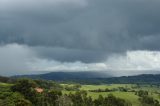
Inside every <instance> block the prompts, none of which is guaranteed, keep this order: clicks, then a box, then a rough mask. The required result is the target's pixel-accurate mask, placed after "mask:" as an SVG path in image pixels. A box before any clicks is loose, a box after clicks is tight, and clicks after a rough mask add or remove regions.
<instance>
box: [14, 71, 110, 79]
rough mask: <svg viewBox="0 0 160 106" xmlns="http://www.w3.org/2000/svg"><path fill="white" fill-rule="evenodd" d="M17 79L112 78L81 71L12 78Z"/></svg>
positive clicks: (106, 75)
mask: <svg viewBox="0 0 160 106" xmlns="http://www.w3.org/2000/svg"><path fill="white" fill-rule="evenodd" d="M14 77H16V78H19V77H28V78H40V79H46V80H60V81H62V80H72V79H91V78H108V77H112V76H111V75H109V74H108V73H107V72H104V71H101V72H94V71H83V72H50V73H46V74H38V75H19V76H14Z"/></svg>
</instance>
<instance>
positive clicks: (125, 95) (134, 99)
mask: <svg viewBox="0 0 160 106" xmlns="http://www.w3.org/2000/svg"><path fill="white" fill-rule="evenodd" d="M62 85H63V86H66V84H62ZM68 86H73V84H71V85H68ZM119 87H124V88H127V89H131V90H135V91H138V90H146V91H148V92H149V95H150V96H151V97H154V98H155V99H157V100H158V101H160V97H159V94H158V93H159V92H160V89H159V88H158V87H156V86H150V85H141V86H140V88H136V85H135V84H107V85H82V86H81V88H80V90H85V91H87V93H88V96H91V97H92V98H93V99H97V98H98V97H99V95H102V96H104V97H106V96H107V95H108V94H113V95H114V96H116V97H119V98H122V99H125V100H126V101H129V102H130V103H132V105H133V106H140V105H141V104H140V101H139V100H138V99H139V97H138V96H137V95H135V92H122V91H111V92H90V91H89V90H96V89H106V88H108V89H117V88H119ZM74 92H75V91H66V90H63V93H64V94H69V93H74ZM157 92H158V93H157Z"/></svg>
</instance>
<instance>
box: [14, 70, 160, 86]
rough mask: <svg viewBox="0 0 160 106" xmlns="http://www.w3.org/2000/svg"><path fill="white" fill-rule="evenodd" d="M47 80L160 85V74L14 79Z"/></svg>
mask: <svg viewBox="0 0 160 106" xmlns="http://www.w3.org/2000/svg"><path fill="white" fill-rule="evenodd" d="M22 77H25V78H32V79H45V80H54V81H61V82H77V83H82V84H112V83H152V84H160V74H142V75H136V76H122V77H112V75H109V74H108V73H107V72H103V71H102V72H51V73H46V74H39V75H19V76H13V77H12V78H22Z"/></svg>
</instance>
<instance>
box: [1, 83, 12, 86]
mask: <svg viewBox="0 0 160 106" xmlns="http://www.w3.org/2000/svg"><path fill="white" fill-rule="evenodd" d="M0 86H3V87H9V86H12V84H8V83H1V82H0Z"/></svg>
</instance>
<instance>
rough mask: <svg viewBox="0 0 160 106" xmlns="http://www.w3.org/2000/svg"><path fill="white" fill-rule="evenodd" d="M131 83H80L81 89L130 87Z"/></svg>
mask: <svg viewBox="0 0 160 106" xmlns="http://www.w3.org/2000/svg"><path fill="white" fill-rule="evenodd" d="M132 86H134V85H133V84H106V85H82V87H81V90H95V89H106V88H108V89H113V88H118V87H125V88H131V87H132Z"/></svg>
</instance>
